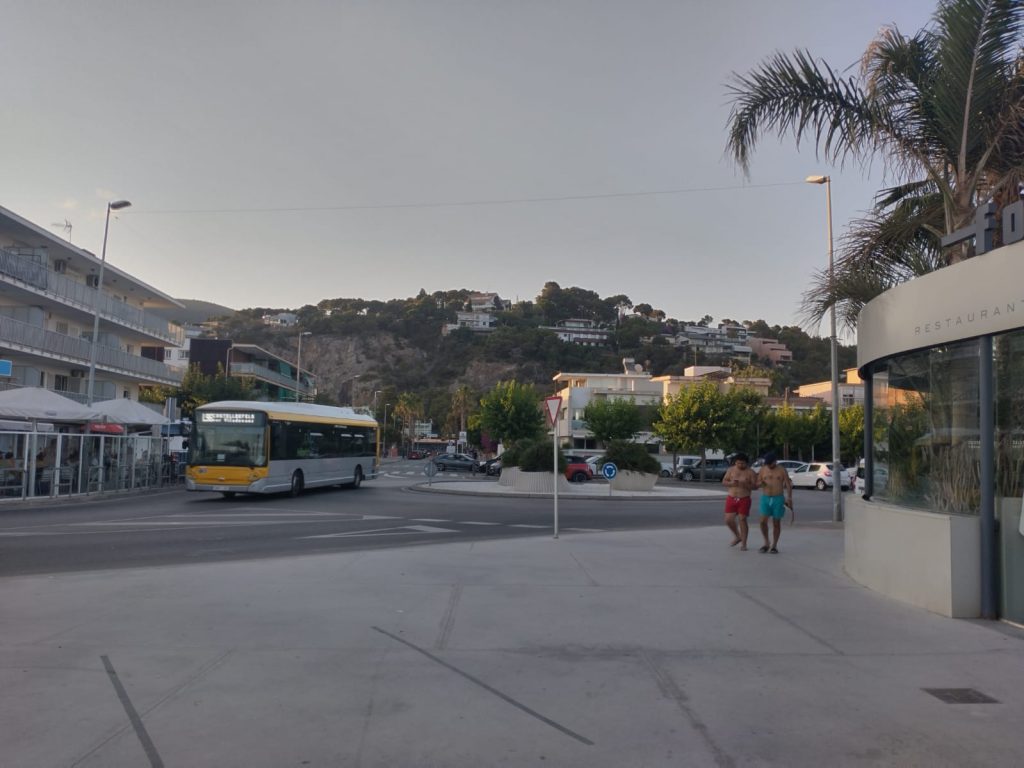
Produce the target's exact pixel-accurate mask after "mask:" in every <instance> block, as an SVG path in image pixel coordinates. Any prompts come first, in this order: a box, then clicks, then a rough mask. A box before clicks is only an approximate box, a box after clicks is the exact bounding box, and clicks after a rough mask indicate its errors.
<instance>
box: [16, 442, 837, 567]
mask: <svg viewBox="0 0 1024 768" xmlns="http://www.w3.org/2000/svg"><path fill="white" fill-rule="evenodd" d="M422 468H423V462H415V461H410V462H390V463H388V464H386V465H385V468H384V472H385V474H384V475H383V476H382V477H379V478H378V479H376V480H373V481H370V482H367V483H365V484H364V485H363V487H362V488H360V489H359V490H338V489H327V490H313V491H308V492H306V493H305V494H304V495H302V496H300V497H298V498H291V497H289V496H287V495H284V496H256V497H238V498H235V499H230V500H229V499H224V498H222V497H221V496H219V495H216V494H197V493H193V494H190V493H186V492H185V491H183V490H169V491H163V492H155V493H150V494H146V495H137V496H130V497H120V498H108V499H97V500H87V501H73V502H65V503H58V504H53V505H38V504H19V505H11V506H7V505H4V506H2V507H0V576H11V575H18V574H30V573H60V572H73V571H87V570H102V569H110V568H133V567H148V566H154V565H171V564H182V563H201V562H215V561H221V560H240V559H250V558H263V557H280V556H302V555H311V554H317V553H325V552H336V551H341V550H359V549H374V548H381V547H399V546H408V545H411V544H427V543H435V542H446V543H450V542H452V541H456V540H457V541H468V540H473V539H483V538H497V537H503V536H550V535H551V522H552V503H551V500H550V499H536V498H505V497H497V498H496V497H482V496H473V495H462V494H458V495H456V494H438V493H422V492H419V491H417V490H416V489H415V487H414V486H416V485H418V484H420V483H422V482H423V481H424V480H425V478H424V477H423V474H422ZM456 477H458V478H460V479H461V481H462V482H465V483H493V482H495V480H494V479H483V478H479V477H472V478H471V477H470V476H469V475H468V474H466V473H453V472H448V473H445V476H444V479H445V480H452V479H454V478H456ZM592 482H603V481H598V480H595V481H592ZM661 482H664V483H676V482H678V481H676V480H663V481H661ZM690 485H694V484H690ZM707 485H708V487H709V488H714V487H715V486H714V485H712V484H710V483H708V484H707ZM796 506H797V511H798V525H819V526H820V525H822V524H827V523H828V521H830V519H831V494H828V493H819V492H816V491H798V492H797V495H796ZM559 519H560V528H561V532H562V533H563V534H564V535H573V534H574V533H580V532H600V531H613V530H633V529H640V528H680V527H687V526H706V525H715V524H719V523H720V522H721V519H722V502H721V501H719V500H714V501H708V500H680V501H646V500H636V501H634V500H622V499H615V500H612V499H608V500H600V499H588V500H583V499H566V498H564V497H563V498H562V499H560V501H559ZM787 525H788V522H787ZM759 535H760V534H759V533H758V532H757V531H756V530H754V531H752V532H751V542H755V541H757V538H758V536H759ZM727 537H728V534H727V533H726V532H725V530H724V528H723V539H726V538H727ZM784 537H785V532H783V541H784Z"/></svg>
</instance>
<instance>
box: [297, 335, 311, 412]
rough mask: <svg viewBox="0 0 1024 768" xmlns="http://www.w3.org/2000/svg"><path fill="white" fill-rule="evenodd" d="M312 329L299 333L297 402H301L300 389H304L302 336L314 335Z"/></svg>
mask: <svg viewBox="0 0 1024 768" xmlns="http://www.w3.org/2000/svg"><path fill="white" fill-rule="evenodd" d="M312 335H313V332H312V331H303V332H302V333H300V334H299V354H298V355H297V356H296V358H295V402H296V403H297V402H299V400H300V395H299V391H300V390H301V389H302V337H303V336H312Z"/></svg>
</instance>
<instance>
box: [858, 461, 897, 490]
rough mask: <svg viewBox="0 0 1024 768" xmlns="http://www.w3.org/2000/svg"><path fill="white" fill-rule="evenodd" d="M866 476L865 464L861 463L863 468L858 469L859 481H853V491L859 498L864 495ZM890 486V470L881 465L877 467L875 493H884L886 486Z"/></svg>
mask: <svg viewBox="0 0 1024 768" xmlns="http://www.w3.org/2000/svg"><path fill="white" fill-rule="evenodd" d="M865 477H866V474H865V472H864V464H863V461H862V462H861V466H860V467H858V468H857V479H856V480H854V481H853V490H854V492H855V493H856V494H857V495H858V496H863V495H864V486H865V482H864V478H865ZM888 484H889V469H888V467H884V466H881V465H877V464H876V465H875V492H876V493H878V492H879V491H884V490H885V487H886V485H888Z"/></svg>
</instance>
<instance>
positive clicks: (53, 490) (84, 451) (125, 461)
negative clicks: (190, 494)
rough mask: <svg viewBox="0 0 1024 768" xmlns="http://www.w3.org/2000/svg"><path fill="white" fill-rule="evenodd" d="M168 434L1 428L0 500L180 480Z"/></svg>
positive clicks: (181, 464)
mask: <svg viewBox="0 0 1024 768" xmlns="http://www.w3.org/2000/svg"><path fill="white" fill-rule="evenodd" d="M184 470H185V461H184V458H183V457H182V456H180V455H173V454H171V453H170V451H169V442H168V440H167V438H162V437H153V436H151V435H119V436H112V435H81V434H68V433H55V432H0V499H11V500H14V499H32V498H56V497H63V496H78V495H87V494H97V493H106V492H110V491H128V490H140V489H142V490H144V489H154V488H163V487H167V486H172V485H177V484H180V483H182V482H183V481H184Z"/></svg>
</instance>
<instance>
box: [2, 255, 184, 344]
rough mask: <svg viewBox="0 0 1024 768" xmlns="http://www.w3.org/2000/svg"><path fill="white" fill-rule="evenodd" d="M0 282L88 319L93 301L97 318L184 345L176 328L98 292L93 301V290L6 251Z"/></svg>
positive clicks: (182, 335) (161, 319)
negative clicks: (38, 296)
mask: <svg viewBox="0 0 1024 768" xmlns="http://www.w3.org/2000/svg"><path fill="white" fill-rule="evenodd" d="M0 282H5V283H8V284H10V285H15V286H17V287H19V288H24V289H26V290H28V291H30V292H32V293H35V294H41V295H44V296H47V297H49V298H51V299H53V300H55V301H57V302H59V303H61V304H64V305H66V306H70V307H74V308H75V309H77V310H79V311H81V312H85V313H86V314H88V315H90V316H92V314H93V305H92V303H93V300H94V299H98V303H97V309H98V310H99V314H100V317H101V318H103V319H105V320H107V321H109V322H112V323H117V324H118V325H122V326H125V327H128V328H132V329H134V330H136V331H139V332H141V333H144V334H146V335H147V336H150V337H152V338H155V339H159V340H160V341H165V342H168V343H169V344H170V345H172V346H175V347H180V346H183V345H184V339H185V331H184V330H183V329H182V328H180V327H179V326H177V325H174V324H173V323H169V322H167V321H166V320H164V319H163V318H160V317H156V316H155V315H152V314H149V313H147V312H145V311H143V310H141V309H138V308H136V307H133V306H131V305H130V304H126V303H125V302H123V301H119V300H118V299H115V298H114V297H112V296H108V295H106V294H105V293H103V292H102V291H100V293H99V296H98V297H97V296H96V289H95V288H90V287H88V286H87V285H85V283H79V282H78V281H76V280H72V279H71V278H70V277H67V276H66V275H62V274H59V273H57V272H54V271H52V270H50V269H47V268H46V266H45V265H43V264H40V263H39V262H37V261H35V260H33V259H31V258H29V257H27V256H22V255H21V254H18V253H15V252H14V251H11V250H8V249H6V248H0Z"/></svg>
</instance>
